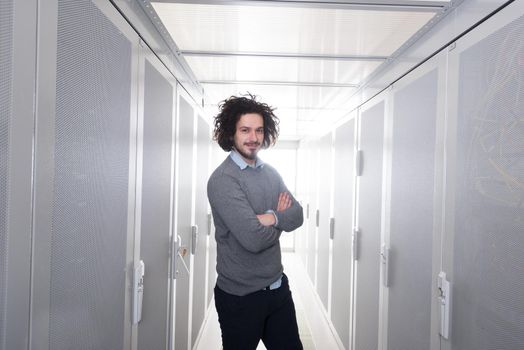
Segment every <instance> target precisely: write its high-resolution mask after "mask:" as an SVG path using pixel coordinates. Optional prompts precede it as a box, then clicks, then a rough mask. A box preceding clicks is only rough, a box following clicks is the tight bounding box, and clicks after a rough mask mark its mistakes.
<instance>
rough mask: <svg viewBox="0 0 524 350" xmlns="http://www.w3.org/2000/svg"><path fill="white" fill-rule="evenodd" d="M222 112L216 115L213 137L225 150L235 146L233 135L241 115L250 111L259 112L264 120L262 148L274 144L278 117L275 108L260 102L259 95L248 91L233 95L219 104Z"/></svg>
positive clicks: (276, 136) (277, 130)
mask: <svg viewBox="0 0 524 350" xmlns="http://www.w3.org/2000/svg"><path fill="white" fill-rule="evenodd" d="M218 108H219V110H220V112H219V113H218V115H217V116H216V117H215V129H214V131H213V139H214V140H215V141H217V142H218V144H219V145H220V147H221V148H222V149H223V150H224V151H231V149H232V148H233V146H234V140H233V137H234V136H235V132H236V125H237V122H238V120H239V119H240V117H242V116H243V115H244V114H248V113H257V114H260V115H261V116H262V119H263V120H264V141H263V142H262V145H261V146H262V148H268V147H269V146H271V145H274V144H275V142H276V141H277V138H278V132H279V129H278V123H279V119H278V117H277V116H276V115H275V114H274V113H273V112H274V110H275V108H273V107H271V106H268V105H267V104H265V103H262V102H258V101H257V96H256V95H252V94H250V93H247V94H246V95H241V96H231V97H229V98H227V99H225V100H224V101H222V102H220V104H219V105H218Z"/></svg>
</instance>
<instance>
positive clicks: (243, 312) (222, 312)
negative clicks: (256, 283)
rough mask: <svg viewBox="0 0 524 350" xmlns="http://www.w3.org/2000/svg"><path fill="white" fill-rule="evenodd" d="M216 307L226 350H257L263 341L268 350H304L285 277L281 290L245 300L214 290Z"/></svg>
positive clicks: (248, 297)
mask: <svg viewBox="0 0 524 350" xmlns="http://www.w3.org/2000/svg"><path fill="white" fill-rule="evenodd" d="M215 306H216V308H217V312H218V321H219V322H220V329H221V330H222V345H223V347H224V350H255V349H256V347H257V345H258V342H259V341H260V339H262V341H263V342H264V345H265V346H266V348H267V349H268V350H301V349H303V348H302V343H301V342H300V338H299V336H298V327H297V319H296V315H295V305H294V303H293V298H292V297H291V291H290V290H289V283H288V279H287V276H286V275H283V276H282V285H281V286H280V288H278V289H274V290H261V291H258V292H255V293H251V294H248V295H245V296H242V297H239V296H236V295H232V294H228V293H226V292H224V291H223V290H221V289H220V288H218V286H215Z"/></svg>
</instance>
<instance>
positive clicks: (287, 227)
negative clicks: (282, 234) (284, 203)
mask: <svg viewBox="0 0 524 350" xmlns="http://www.w3.org/2000/svg"><path fill="white" fill-rule="evenodd" d="M278 177H279V181H280V192H287V193H289V195H290V196H291V206H290V207H289V208H287V209H286V210H284V211H275V215H276V217H277V221H278V224H277V225H275V227H277V228H278V229H281V230H282V231H286V232H291V231H293V230H296V229H297V228H299V227H300V226H302V224H303V222H304V211H303V209H302V206H301V205H300V203H299V202H298V201H297V200H296V199H295V197H293V195H292V194H291V192H289V191H288V189H287V187H286V185H285V184H284V181H283V180H282V178H281V177H280V175H278Z"/></svg>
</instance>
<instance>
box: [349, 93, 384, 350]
mask: <svg viewBox="0 0 524 350" xmlns="http://www.w3.org/2000/svg"><path fill="white" fill-rule="evenodd" d="M383 135H384V102H380V103H378V104H377V105H375V106H373V107H371V108H370V109H368V110H367V111H365V112H363V113H362V115H361V130H360V148H361V149H362V150H363V152H364V156H363V165H364V167H363V172H362V176H361V177H360V188H359V203H358V204H357V205H358V224H359V227H360V234H359V239H358V261H357V265H356V284H355V288H356V302H355V324H356V326H355V349H356V350H368V349H377V347H378V314H379V308H378V306H379V284H380V278H379V276H380V265H379V262H380V260H379V258H380V230H381V225H380V222H381V205H382V153H383V138H384V136H383Z"/></svg>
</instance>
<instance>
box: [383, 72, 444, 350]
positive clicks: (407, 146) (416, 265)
mask: <svg viewBox="0 0 524 350" xmlns="http://www.w3.org/2000/svg"><path fill="white" fill-rule="evenodd" d="M437 80H438V75H437V71H436V70H434V71H432V72H430V73H428V74H426V75H424V76H423V77H421V78H419V79H417V80H415V81H414V82H412V83H411V84H410V85H408V86H407V87H405V88H403V89H402V90H400V91H399V92H397V93H396V94H395V97H394V99H395V110H394V115H393V118H394V119H393V159H392V170H391V218H390V220H391V221H390V248H391V252H390V255H389V257H390V261H389V271H390V275H389V310H388V320H389V321H388V349H390V350H429V348H430V331H431V328H430V327H431V303H432V300H431V281H432V237H433V185H434V177H435V175H434V169H435V166H434V163H435V130H436V126H435V123H436V112H437Z"/></svg>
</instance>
